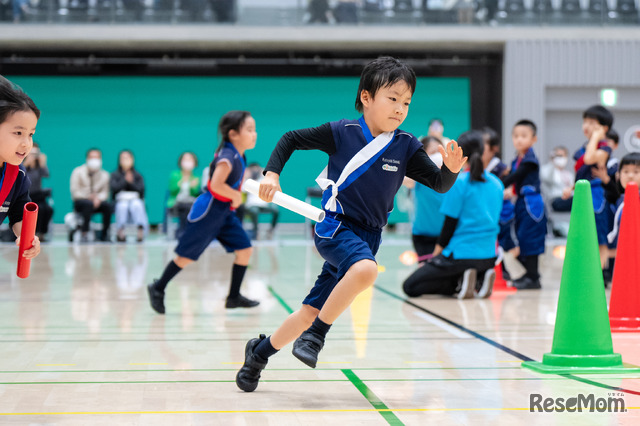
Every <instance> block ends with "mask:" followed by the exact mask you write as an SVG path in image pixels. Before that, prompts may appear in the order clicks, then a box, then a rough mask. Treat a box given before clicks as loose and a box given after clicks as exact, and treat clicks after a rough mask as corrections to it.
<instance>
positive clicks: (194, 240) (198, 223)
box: [175, 194, 251, 260]
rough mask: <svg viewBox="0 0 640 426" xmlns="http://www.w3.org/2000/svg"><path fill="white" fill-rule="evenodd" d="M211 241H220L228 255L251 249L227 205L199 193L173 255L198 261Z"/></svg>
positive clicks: (246, 237) (238, 221) (245, 235)
mask: <svg viewBox="0 0 640 426" xmlns="http://www.w3.org/2000/svg"><path fill="white" fill-rule="evenodd" d="M214 239H217V240H218V241H220V244H222V246H223V247H224V248H225V250H227V252H228V253H231V252H234V251H236V250H242V249H246V248H249V247H251V241H250V240H249V237H248V236H247V233H246V232H245V231H244V229H242V223H240V219H238V216H236V213H235V212H234V211H232V210H230V209H229V203H223V202H221V201H218V200H216V199H214V198H213V197H207V194H202V195H200V197H198V199H197V200H196V201H195V203H193V206H192V207H191V211H190V212H189V216H188V217H187V226H186V227H185V230H184V234H183V235H182V237H180V240H179V241H178V246H177V247H176V250H175V251H176V254H177V255H178V256H182V257H186V258H187V259H191V260H198V258H199V257H200V255H201V254H202V253H203V252H204V251H205V250H206V249H207V247H209V244H211V241H213V240H214Z"/></svg>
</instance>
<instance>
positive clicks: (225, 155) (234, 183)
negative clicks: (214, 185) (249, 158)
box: [209, 142, 247, 189]
mask: <svg viewBox="0 0 640 426" xmlns="http://www.w3.org/2000/svg"><path fill="white" fill-rule="evenodd" d="M222 160H227V161H229V162H230V163H231V173H229V176H228V177H227V180H226V181H225V183H226V184H227V185H229V186H230V187H232V188H233V189H239V188H240V184H241V183H242V178H243V176H244V169H245V168H246V167H247V166H246V161H245V159H244V156H242V155H240V153H239V152H238V150H237V149H236V147H235V146H233V144H232V143H230V142H225V143H224V147H222V149H221V150H220V151H218V153H217V154H216V156H215V158H214V159H213V161H212V162H211V166H210V167H209V179H211V176H213V171H214V170H215V168H216V164H218V163H219V162H220V161H222Z"/></svg>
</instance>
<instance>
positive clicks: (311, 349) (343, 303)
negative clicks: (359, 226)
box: [292, 259, 378, 368]
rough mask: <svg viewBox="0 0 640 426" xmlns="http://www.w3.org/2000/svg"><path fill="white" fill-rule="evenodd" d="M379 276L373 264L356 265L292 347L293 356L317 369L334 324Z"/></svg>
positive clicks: (367, 260) (363, 261) (345, 275)
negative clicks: (319, 356) (321, 351)
mask: <svg viewBox="0 0 640 426" xmlns="http://www.w3.org/2000/svg"><path fill="white" fill-rule="evenodd" d="M377 276H378V265H377V264H376V262H374V261H373V260H369V259H363V260H360V261H358V262H356V263H354V264H353V265H352V266H351V267H350V268H349V270H348V271H347V273H346V274H344V276H343V277H342V279H341V280H340V281H339V282H338V284H337V285H336V286H335V288H334V289H333V291H331V294H330V295H329V298H328V299H327V301H326V302H325V303H324V306H323V307H322V309H321V310H320V313H319V314H318V318H316V319H315V320H314V321H313V324H311V327H309V328H308V329H307V330H305V331H304V332H303V333H302V334H301V335H300V337H298V339H297V340H296V341H295V343H294V344H293V351H292V352H293V355H294V356H295V357H296V358H298V359H299V360H300V361H302V362H303V363H305V364H306V365H308V366H309V367H311V368H315V367H316V363H317V362H318V354H319V353H320V350H322V347H323V346H324V337H325V336H326V335H327V332H328V331H329V328H330V327H331V324H333V322H334V321H335V320H336V319H338V317H339V316H340V314H341V313H342V312H344V311H345V310H346V309H347V308H348V307H349V305H351V302H353V299H355V298H356V296H357V295H358V294H360V293H362V292H363V291H364V290H366V289H367V288H369V287H371V286H372V285H373V283H374V282H375V280H376V278H377Z"/></svg>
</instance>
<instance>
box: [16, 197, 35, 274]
mask: <svg viewBox="0 0 640 426" xmlns="http://www.w3.org/2000/svg"><path fill="white" fill-rule="evenodd" d="M37 221H38V205H37V204H36V203H27V204H25V205H24V213H23V215H22V231H21V232H20V250H19V251H18V277H20V278H27V277H28V276H29V271H30V270H31V259H25V258H24V257H23V256H22V255H23V253H24V251H25V250H29V249H30V248H31V247H33V237H35V235H36V222H37Z"/></svg>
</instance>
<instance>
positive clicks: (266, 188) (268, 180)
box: [259, 172, 282, 203]
mask: <svg viewBox="0 0 640 426" xmlns="http://www.w3.org/2000/svg"><path fill="white" fill-rule="evenodd" d="M276 191H280V192H282V189H280V175H279V174H277V173H274V172H267V173H266V174H265V175H264V179H262V180H261V181H260V189H259V196H260V198H261V199H262V200H264V201H266V202H267V203H270V202H272V201H273V196H274V195H275V194H276Z"/></svg>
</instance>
